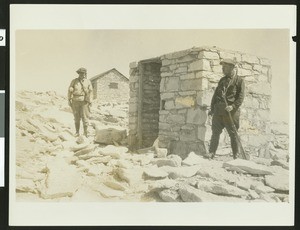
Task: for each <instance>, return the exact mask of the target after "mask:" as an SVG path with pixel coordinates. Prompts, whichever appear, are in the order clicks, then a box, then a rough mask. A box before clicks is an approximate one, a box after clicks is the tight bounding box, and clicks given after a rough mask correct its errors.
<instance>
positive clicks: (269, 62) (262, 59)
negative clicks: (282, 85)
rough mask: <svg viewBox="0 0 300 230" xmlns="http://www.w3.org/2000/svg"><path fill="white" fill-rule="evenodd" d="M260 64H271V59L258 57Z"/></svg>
mask: <svg viewBox="0 0 300 230" xmlns="http://www.w3.org/2000/svg"><path fill="white" fill-rule="evenodd" d="M260 64H261V65H265V66H271V61H270V60H269V59H266V58H260Z"/></svg>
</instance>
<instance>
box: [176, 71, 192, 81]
mask: <svg viewBox="0 0 300 230" xmlns="http://www.w3.org/2000/svg"><path fill="white" fill-rule="evenodd" d="M194 78H196V74H195V73H194V72H192V73H187V74H184V75H181V76H180V80H189V79H194Z"/></svg>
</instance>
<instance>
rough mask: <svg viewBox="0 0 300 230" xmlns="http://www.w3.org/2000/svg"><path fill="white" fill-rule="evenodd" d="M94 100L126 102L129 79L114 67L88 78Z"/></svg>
mask: <svg viewBox="0 0 300 230" xmlns="http://www.w3.org/2000/svg"><path fill="white" fill-rule="evenodd" d="M90 81H91V83H92V86H93V89H94V100H96V101H98V102H103V103H106V102H128V99H129V79H128V78H127V77H125V76H124V75H123V74H121V73H120V72H119V71H118V70H116V69H115V68H113V69H111V70H108V71H106V72H104V73H101V74H98V75H96V76H94V77H92V78H91V79H90Z"/></svg>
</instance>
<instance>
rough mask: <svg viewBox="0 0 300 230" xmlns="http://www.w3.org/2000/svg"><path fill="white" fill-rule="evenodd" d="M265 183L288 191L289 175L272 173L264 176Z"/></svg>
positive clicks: (279, 189)
mask: <svg viewBox="0 0 300 230" xmlns="http://www.w3.org/2000/svg"><path fill="white" fill-rule="evenodd" d="M265 181H266V185H268V186H270V187H272V188H274V189H275V190H278V191H285V192H287V191H289V175H288V174H274V175H268V176H266V177H265Z"/></svg>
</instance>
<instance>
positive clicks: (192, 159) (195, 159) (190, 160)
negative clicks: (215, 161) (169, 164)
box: [182, 152, 208, 166]
mask: <svg viewBox="0 0 300 230" xmlns="http://www.w3.org/2000/svg"><path fill="white" fill-rule="evenodd" d="M207 161H208V160H206V159H203V157H201V156H199V155H196V154H195V153H194V152H190V153H189V155H188V156H187V158H185V159H184V160H183V161H182V165H188V166H192V165H197V164H203V163H206V162H207Z"/></svg>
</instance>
